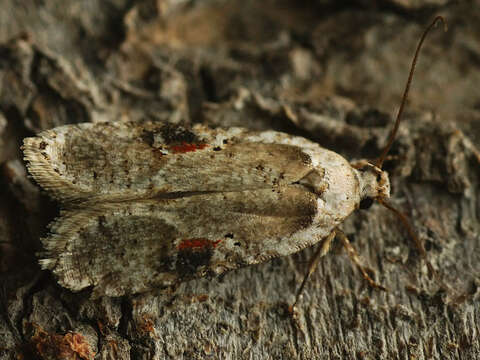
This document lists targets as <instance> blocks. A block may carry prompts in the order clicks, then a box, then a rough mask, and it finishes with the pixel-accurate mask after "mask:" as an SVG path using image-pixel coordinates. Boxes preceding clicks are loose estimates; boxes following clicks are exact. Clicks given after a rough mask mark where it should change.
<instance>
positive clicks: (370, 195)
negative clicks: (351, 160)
mask: <svg viewBox="0 0 480 360" xmlns="http://www.w3.org/2000/svg"><path fill="white" fill-rule="evenodd" d="M357 173H358V182H359V186H360V198H361V199H362V201H363V200H365V199H371V200H374V199H378V198H380V199H388V198H389V197H390V179H389V178H388V173H387V172H386V171H383V170H382V169H379V168H378V167H376V166H375V165H372V164H370V163H366V164H365V165H364V166H362V167H360V168H358V170H357Z"/></svg>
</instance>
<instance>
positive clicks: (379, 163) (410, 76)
mask: <svg viewBox="0 0 480 360" xmlns="http://www.w3.org/2000/svg"><path fill="white" fill-rule="evenodd" d="M439 21H441V22H442V23H443V28H444V31H447V21H446V20H445V19H444V18H443V16H440V15H439V16H437V17H435V19H434V20H433V21H432V23H431V24H430V25H429V26H428V27H427V28H426V29H425V31H424V32H423V34H422V37H421V38H420V41H419V42H418V45H417V49H416V50H415V55H414V56H413V60H412V64H411V66H410V73H409V74H408V79H407V84H406V85H405V90H404V91H403V97H402V102H401V103H400V108H399V109H398V113H397V118H396V119H395V125H394V126H393V129H392V131H391V132H390V136H389V138H388V142H387V145H386V146H385V148H384V149H383V151H382V153H381V155H380V157H379V158H378V160H377V161H376V162H375V166H377V167H378V168H379V169H381V168H382V166H383V162H384V161H385V158H386V157H387V154H388V152H389V151H390V149H391V147H392V144H393V141H394V140H395V136H396V135H397V131H398V127H399V125H400V121H401V119H402V113H403V108H404V107H405V104H406V102H407V97H408V92H409V90H410V85H411V83H412V79H413V73H414V71H415V66H416V65H417V59H418V55H419V53H420V49H421V48H422V45H423V42H424V40H425V38H426V37H427V34H428V33H429V32H430V30H431V29H432V28H433V27H434V26H435V25H436V24H437V23H438V22H439Z"/></svg>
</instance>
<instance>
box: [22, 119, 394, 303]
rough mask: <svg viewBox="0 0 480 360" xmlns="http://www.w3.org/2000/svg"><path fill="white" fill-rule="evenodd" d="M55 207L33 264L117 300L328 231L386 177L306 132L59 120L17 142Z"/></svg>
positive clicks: (310, 241) (378, 191)
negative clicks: (63, 122) (36, 262)
mask: <svg viewBox="0 0 480 360" xmlns="http://www.w3.org/2000/svg"><path fill="white" fill-rule="evenodd" d="M24 155H25V160H26V163H27V167H28V170H29V172H30V174H31V175H32V176H33V178H34V179H35V180H36V181H37V183H39V184H40V185H41V186H42V187H43V188H44V189H45V190H46V191H47V192H48V193H50V194H51V195H52V197H54V198H55V199H57V200H58V201H59V202H60V203H61V204H62V207H63V211H62V212H61V216H60V217H59V218H58V219H56V220H55V221H54V222H53V223H52V224H51V226H50V234H49V236H48V237H46V238H45V239H43V245H44V248H45V252H44V253H43V254H42V258H41V260H40V263H41V265H42V267H43V268H46V269H50V270H51V271H53V273H54V274H55V275H56V276H57V278H58V281H59V283H60V284H61V285H62V286H64V287H66V288H68V289H71V290H73V291H78V290H82V289H84V288H86V287H92V288H93V296H103V295H107V296H121V295H126V294H135V293H140V292H145V291H148V290H151V289H154V288H162V287H168V286H172V285H175V284H178V283H179V282H182V281H185V280H189V279H192V278H197V277H202V276H206V275H218V274H221V273H223V272H225V271H227V270H232V269H236V268H238V267H241V266H245V265H250V264H257V263H261V262H265V261H267V260H268V259H270V258H273V257H277V256H285V255H289V254H292V253H295V252H298V251H299V250H301V249H303V248H305V247H308V246H312V245H314V244H316V243H318V242H320V241H321V240H322V239H324V238H326V237H327V236H328V235H329V234H331V233H332V231H333V230H334V229H335V228H336V227H337V226H338V225H339V224H340V223H342V222H343V221H344V219H345V218H346V217H347V216H349V215H350V214H351V213H352V212H353V211H354V210H355V209H357V208H358V207H359V206H360V202H361V201H362V200H363V199H370V198H372V199H373V198H378V197H382V198H386V197H389V191H390V185H389V180H388V176H387V174H386V173H385V172H383V171H381V170H380V169H378V168H376V167H374V166H371V165H365V166H364V167H361V168H359V169H356V168H354V167H352V166H351V165H350V163H349V162H348V161H347V160H345V159H344V158H343V157H341V156H340V155H338V154H336V153H334V152H332V151H330V150H327V149H324V148H322V147H321V146H319V145H318V144H316V143H314V142H311V141H309V140H307V139H304V138H302V137H297V136H291V135H288V134H284V133H280V132H275V131H264V132H253V131H249V130H246V129H242V128H230V129H209V128H207V127H205V126H202V125H196V126H194V127H193V128H192V129H190V130H187V129H185V128H183V127H181V126H178V125H172V124H164V123H157V122H143V123H133V122H126V123H120V122H109V123H84V124H78V125H67V126H61V127H58V128H55V129H52V130H47V131H44V132H42V133H40V134H38V136H37V137H32V138H26V139H25V140H24Z"/></svg>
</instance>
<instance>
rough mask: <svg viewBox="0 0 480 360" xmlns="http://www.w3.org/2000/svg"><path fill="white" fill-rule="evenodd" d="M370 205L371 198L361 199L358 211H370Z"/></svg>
mask: <svg viewBox="0 0 480 360" xmlns="http://www.w3.org/2000/svg"><path fill="white" fill-rule="evenodd" d="M372 204H373V199H372V198H371V197H367V198H365V199H363V200H362V201H360V209H362V210H367V209H370V207H371V206H372Z"/></svg>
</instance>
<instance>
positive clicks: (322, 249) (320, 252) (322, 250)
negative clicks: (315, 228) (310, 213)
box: [290, 230, 335, 313]
mask: <svg viewBox="0 0 480 360" xmlns="http://www.w3.org/2000/svg"><path fill="white" fill-rule="evenodd" d="M333 239H335V230H333V231H332V232H331V233H330V235H328V236H327V237H326V238H324V239H323V240H322V243H321V244H320V246H319V247H318V249H317V251H316V252H315V254H314V255H313V256H312V258H311V260H310V264H309V265H308V271H307V273H306V274H305V277H304V278H303V281H302V284H301V285H300V288H299V289H298V291H297V295H296V296H295V302H294V303H293V305H292V306H291V307H290V312H292V313H294V312H295V311H296V307H297V303H298V302H299V301H300V300H301V298H302V293H303V289H304V288H305V284H306V283H307V281H308V278H309V277H310V275H312V274H313V272H314V271H315V269H316V268H317V266H318V263H319V262H320V258H322V257H323V256H324V255H325V254H326V253H327V252H328V250H330V245H331V244H332V241H333Z"/></svg>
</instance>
